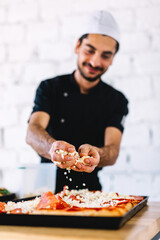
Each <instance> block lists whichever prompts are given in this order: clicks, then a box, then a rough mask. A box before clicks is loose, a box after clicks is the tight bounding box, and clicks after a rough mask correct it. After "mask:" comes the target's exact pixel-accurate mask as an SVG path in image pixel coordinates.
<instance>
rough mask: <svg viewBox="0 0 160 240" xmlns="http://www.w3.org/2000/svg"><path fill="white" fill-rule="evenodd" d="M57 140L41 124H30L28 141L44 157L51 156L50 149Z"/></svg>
mask: <svg viewBox="0 0 160 240" xmlns="http://www.w3.org/2000/svg"><path fill="white" fill-rule="evenodd" d="M55 141H56V140H55V139H54V138H52V137H51V136H50V135H49V134H48V133H47V131H46V130H45V129H44V128H42V127H41V126H39V125H37V124H30V125H29V126H28V129H27V136H26V142H27V144H29V145H30V146H31V147H32V148H33V149H34V150H35V151H36V152H37V153H38V154H39V155H41V156H42V157H45V158H48V159H50V158H51V157H50V154H49V150H50V148H51V146H52V143H53V142H55Z"/></svg>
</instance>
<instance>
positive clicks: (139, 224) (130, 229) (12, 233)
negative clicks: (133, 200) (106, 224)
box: [0, 202, 160, 240]
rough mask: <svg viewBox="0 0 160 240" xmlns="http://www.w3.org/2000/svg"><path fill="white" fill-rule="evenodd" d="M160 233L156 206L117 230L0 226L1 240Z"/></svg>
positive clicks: (129, 237)
mask: <svg viewBox="0 0 160 240" xmlns="http://www.w3.org/2000/svg"><path fill="white" fill-rule="evenodd" d="M159 231H160V202H149V203H148V205H147V206H145V207H144V208H143V209H142V210H140V211H139V212H138V213H137V214H136V215H135V216H134V217H132V218H131V219H130V220H129V221H128V222H127V223H126V224H125V225H124V226H123V227H122V228H120V229H119V230H97V229H96V230H94V229H77V228H53V227H23V226H0V239H2V240H28V239H29V240H42V239H44V240H53V239H54V240H62V239H63V240H73V239H75V240H81V239H83V240H96V239H98V240H107V239H108V240H135V239H136V240H151V239H152V238H153V237H154V236H155V235H156V234H157V233H158V232H159Z"/></svg>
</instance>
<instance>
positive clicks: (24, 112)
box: [19, 103, 33, 127]
mask: <svg viewBox="0 0 160 240" xmlns="http://www.w3.org/2000/svg"><path fill="white" fill-rule="evenodd" d="M32 107H33V103H32V104H30V105H29V106H25V107H23V108H21V109H20V110H19V124H20V125H24V126H25V127H26V124H28V120H29V117H30V114H31V112H32Z"/></svg>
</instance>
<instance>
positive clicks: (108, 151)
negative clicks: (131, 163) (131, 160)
mask: <svg viewBox="0 0 160 240" xmlns="http://www.w3.org/2000/svg"><path fill="white" fill-rule="evenodd" d="M96 149H97V151H98V153H99V155H100V162H99V164H98V167H104V166H109V165H113V164H115V162H116V160H117V158H118V155H119V146H117V145H114V144H112V145H108V146H104V147H102V148H97V147H96Z"/></svg>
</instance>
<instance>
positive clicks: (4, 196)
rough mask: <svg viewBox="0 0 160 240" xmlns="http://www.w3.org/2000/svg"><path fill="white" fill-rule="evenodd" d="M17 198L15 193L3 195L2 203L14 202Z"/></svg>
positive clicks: (0, 197) (0, 199)
mask: <svg viewBox="0 0 160 240" xmlns="http://www.w3.org/2000/svg"><path fill="white" fill-rule="evenodd" d="M15 198H16V194H15V193H10V194H6V195H2V196H0V202H6V201H11V200H13V199H15Z"/></svg>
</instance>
